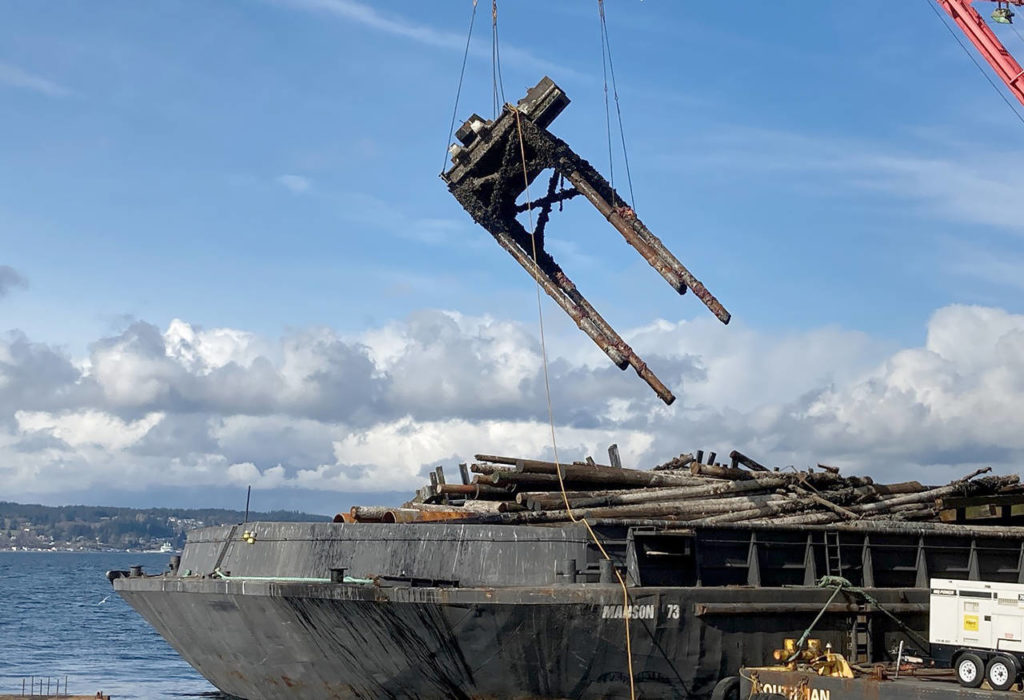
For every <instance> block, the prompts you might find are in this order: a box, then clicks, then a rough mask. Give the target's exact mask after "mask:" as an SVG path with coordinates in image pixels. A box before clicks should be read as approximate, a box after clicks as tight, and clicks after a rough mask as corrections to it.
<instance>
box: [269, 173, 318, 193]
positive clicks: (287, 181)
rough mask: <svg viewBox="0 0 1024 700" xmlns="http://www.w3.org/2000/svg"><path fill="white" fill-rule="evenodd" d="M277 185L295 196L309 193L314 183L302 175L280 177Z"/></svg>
mask: <svg viewBox="0 0 1024 700" xmlns="http://www.w3.org/2000/svg"><path fill="white" fill-rule="evenodd" d="M277 183H278V184H279V185H281V186H282V187H284V188H285V189H287V190H289V191H291V192H294V193H295V194H301V193H303V192H308V191H309V188H310V187H312V186H313V182H312V181H311V180H310V179H309V178H308V177H303V176H302V175H279V176H278V177H277Z"/></svg>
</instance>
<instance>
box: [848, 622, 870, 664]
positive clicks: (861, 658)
mask: <svg viewBox="0 0 1024 700" xmlns="http://www.w3.org/2000/svg"><path fill="white" fill-rule="evenodd" d="M872 656H873V655H872V653H871V620H870V619H868V616H867V615H856V616H855V617H854V618H853V627H852V628H850V648H849V659H850V661H851V663H859V664H869V663H871V662H872V661H873V659H872Z"/></svg>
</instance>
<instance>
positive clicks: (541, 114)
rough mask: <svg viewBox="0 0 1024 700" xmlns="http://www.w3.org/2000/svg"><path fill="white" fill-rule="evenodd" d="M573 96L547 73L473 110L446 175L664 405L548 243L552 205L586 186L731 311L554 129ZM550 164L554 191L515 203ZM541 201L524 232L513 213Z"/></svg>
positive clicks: (651, 377)
mask: <svg viewBox="0 0 1024 700" xmlns="http://www.w3.org/2000/svg"><path fill="white" fill-rule="evenodd" d="M568 104H569V98H568V97H567V96H566V95H565V93H564V92H563V91H562V90H561V89H560V88H559V87H558V86H557V85H555V84H554V82H552V81H551V79H550V78H544V79H542V80H541V81H540V82H539V83H538V84H537V85H536V86H535V87H533V88H531V89H530V90H529V91H528V92H527V94H526V96H525V97H524V98H523V99H522V100H520V101H519V102H518V104H517V105H516V106H512V105H505V108H504V110H503V111H502V113H501V115H500V116H498V117H497V118H496V119H494V120H485V119H483V118H482V117H479V116H477V115H475V114H474V115H473V116H471V117H470V118H469V119H468V120H467V121H466V122H465V123H464V124H463V125H462V126H461V127H460V128H459V130H458V131H457V132H456V137H457V138H458V140H459V142H460V143H461V145H460V144H455V145H453V146H452V148H451V153H452V163H453V165H452V167H451V168H450V169H449V170H447V171H446V172H444V173H442V174H441V177H442V179H443V180H444V181H445V183H446V184H447V185H448V189H449V190H450V191H451V193H452V195H453V196H454V197H455V198H456V199H457V200H458V201H459V203H460V204H461V205H462V206H463V208H465V209H466V211H467V212H469V214H470V216H472V217H473V219H474V220H475V221H476V222H477V223H479V224H480V225H481V226H483V227H484V228H485V229H486V230H487V231H488V232H489V233H490V234H491V235H492V236H493V237H494V239H495V240H496V241H497V242H498V244H499V245H501V247H502V248H504V249H505V250H506V251H508V253H509V254H510V255H511V256H512V257H513V258H514V259H515V261H516V262H518V263H519V264H520V266H522V267H523V269H525V270H526V271H527V272H528V273H529V274H530V276H531V277H533V278H534V279H535V280H536V281H537V284H539V285H540V287H541V288H542V289H543V290H544V291H545V292H546V293H547V294H548V296H550V297H551V298H552V299H554V301H555V303H557V304H558V305H559V306H561V307H562V309H563V310H564V311H565V312H566V313H567V314H568V315H569V317H570V318H572V319H573V321H575V322H576V325H577V326H578V327H579V328H580V329H581V330H582V331H583V332H584V333H586V334H587V335H588V336H590V338H591V339H592V340H593V341H594V342H595V343H596V344H597V346H598V347H600V348H601V350H602V351H603V352H604V353H605V354H606V355H608V357H609V359H611V360H612V362H614V363H615V365H616V366H618V367H619V368H620V369H625V368H626V367H632V368H633V369H634V370H635V371H636V373H637V374H638V375H639V376H640V377H641V378H642V379H643V380H644V381H645V382H647V384H648V385H650V387H651V388H652V389H653V390H654V391H655V393H656V394H657V395H658V396H659V397H660V398H661V399H662V400H663V401H664V402H665V403H666V404H671V403H672V402H673V401H674V400H675V397H674V396H673V395H672V392H671V391H669V389H668V388H667V387H666V386H665V385H664V384H663V383H662V381H661V380H660V379H659V378H658V377H657V375H655V373H654V372H653V371H652V370H651V369H650V368H649V367H648V366H647V364H646V363H645V362H644V361H643V360H642V359H641V358H640V357H639V356H638V355H637V354H636V353H635V352H634V351H633V349H632V348H631V347H630V346H629V345H628V344H627V343H626V342H625V341H624V340H623V339H622V338H621V337H620V336H619V334H618V333H616V332H615V330H614V329H613V328H612V327H611V326H610V325H609V324H608V322H607V321H605V319H604V318H603V317H602V316H601V315H600V314H599V313H598V312H597V311H596V310H595V309H594V307H593V306H591V304H590V302H588V301H587V299H586V298H585V297H584V296H583V294H582V293H580V291H579V290H578V289H577V288H576V285H575V284H574V283H573V282H572V280H571V279H569V277H568V275H566V274H565V272H564V271H563V270H562V268H561V267H559V265H558V264H557V263H556V262H555V260H554V258H552V257H551V255H550V254H549V253H548V252H547V250H545V248H544V228H545V225H546V223H547V221H548V218H549V216H550V214H551V207H552V206H553V205H554V204H559V205H561V203H562V202H564V201H567V200H569V199H571V198H573V197H575V196H577V195H580V194H582V195H583V196H584V197H586V198H587V200H588V201H590V202H591V204H593V205H594V207H596V208H597V210H598V211H599V212H601V214H602V215H603V216H604V217H605V218H606V219H607V220H608V221H609V222H610V223H611V224H612V226H614V227H615V229H616V230H618V231H619V233H620V234H622V236H623V238H624V239H625V240H626V242H627V243H629V244H630V245H631V246H632V247H633V248H635V249H636V250H637V251H638V252H639V253H640V254H641V255H642V256H643V257H644V259H645V260H647V262H648V263H649V264H650V265H651V266H652V267H653V268H654V269H655V270H657V271H658V273H659V274H661V276H662V277H664V278H665V280H666V281H668V283H669V284H670V285H671V286H672V287H673V288H674V289H675V290H676V291H678V292H679V293H680V294H682V293H684V292H685V291H686V290H687V289H690V290H692V291H693V292H694V295H695V296H696V297H697V298H699V299H700V300H701V301H702V302H703V303H704V304H705V305H706V306H707V307H708V308H709V309H710V310H711V311H712V313H714V314H715V316H716V317H718V318H719V319H720V320H721V321H722V322H723V323H728V322H729V319H730V314H729V312H728V311H726V310H725V308H724V307H723V306H722V304H721V303H720V302H719V301H718V299H716V298H715V296H714V295H713V294H711V292H710V291H708V289H707V288H706V287H705V286H704V285H703V284H702V283H701V282H700V280H698V279H697V278H696V277H695V276H694V275H693V274H692V273H691V272H690V271H689V270H688V269H687V268H686V267H685V266H684V265H683V264H682V263H681V262H679V260H678V259H677V258H676V257H675V256H674V255H673V254H672V253H671V252H670V251H669V250H668V249H667V248H666V247H665V245H664V244H663V243H662V242H661V240H660V239H659V238H658V237H657V236H655V235H654V234H653V233H652V232H651V231H650V229H648V228H647V227H646V226H645V225H644V224H643V222H642V221H640V219H639V218H638V217H637V215H636V213H635V212H634V211H633V210H632V209H631V208H630V207H628V206H626V204H625V201H624V200H623V199H622V197H620V196H619V194H618V193H617V192H616V191H615V189H614V188H613V187H612V186H611V185H610V184H609V183H608V182H607V181H606V180H605V179H604V177H602V176H601V174H600V173H598V172H597V170H595V169H594V168H593V167H592V166H591V165H590V164H589V163H588V162H587V161H586V160H584V159H583V158H581V157H580V156H579V155H577V154H576V153H575V152H574V151H573V150H572V149H571V148H570V147H569V145H568V144H566V143H565V142H564V141H562V140H561V139H559V138H557V137H556V136H554V135H553V134H551V132H549V131H548V130H547V127H548V125H549V124H550V123H551V122H552V121H553V120H554V119H555V117H557V116H558V114H559V113H561V111H562V110H563V109H565V107H566V106H567V105H568ZM545 170H553V171H554V174H553V175H552V177H551V180H550V181H549V182H548V186H547V193H546V194H545V195H544V196H543V197H541V198H539V199H537V200H534V201H533V202H530V203H529V204H526V205H524V204H517V202H516V200H517V199H518V197H519V196H520V195H521V194H523V193H524V192H526V191H528V189H529V185H530V183H532V182H533V181H534V179H535V178H536V177H537V176H538V175H539V174H540V173H542V172H544V171H545ZM560 178H564V179H565V180H568V181H569V183H571V184H572V188H570V189H562V190H559V191H556V184H557V182H558V180H559V179H560ZM534 208H536V209H537V210H538V219H537V225H536V227H535V229H534V231H527V230H526V229H525V228H524V227H523V226H522V224H520V223H519V221H518V220H517V219H516V215H517V214H519V213H522V212H523V211H526V210H531V211H532V210H533V209H534Z"/></svg>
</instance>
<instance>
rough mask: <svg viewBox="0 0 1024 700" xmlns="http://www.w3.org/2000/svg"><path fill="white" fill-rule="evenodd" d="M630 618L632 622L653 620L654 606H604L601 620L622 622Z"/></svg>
mask: <svg viewBox="0 0 1024 700" xmlns="http://www.w3.org/2000/svg"><path fill="white" fill-rule="evenodd" d="M627 615H628V616H629V618H630V619H631V620H653V619H654V606H653V605H602V606H601V618H602V619H605V620H621V619H622V618H624V617H626V616H627Z"/></svg>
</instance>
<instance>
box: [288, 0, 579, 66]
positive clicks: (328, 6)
mask: <svg viewBox="0 0 1024 700" xmlns="http://www.w3.org/2000/svg"><path fill="white" fill-rule="evenodd" d="M277 2H278V4H280V5H285V6H288V7H293V8H295V9H299V10H306V11H310V12H323V13H326V14H330V15H333V16H335V17H338V18H341V19H344V20H347V21H349V22H354V23H357V24H361V25H363V26H364V27H369V28H370V29H374V30H376V31H379V32H383V33H385V34H390V35H392V36H397V37H401V38H403V39H407V40H409V41H414V42H416V43H418V44H423V45H424V46H433V47H436V48H442V49H448V50H452V51H460V52H461V51H463V50H464V48H465V46H466V37H465V36H464V35H462V34H459V33H457V32H451V31H446V30H443V29H438V28H436V27H432V26H429V25H426V24H419V23H417V22H413V21H411V20H409V19H407V18H405V17H402V16H401V15H397V14H391V13H384V12H381V11H379V10H378V9H376V8H375V7H373V6H372V5H369V4H365V3H361V2H355V0H277ZM471 51H472V53H473V54H474V55H475V56H476V57H478V58H481V57H486V58H487V59H490V55H491V54H490V45H489V44H488V46H487V47H486V49H485V48H484V47H483V46H482V45H481V46H474V47H473V48H472V49H471ZM501 57H502V61H503V62H508V63H509V64H517V65H520V66H523V67H524V68H530V69H536V70H540V71H542V72H545V73H556V74H558V75H561V76H563V77H569V76H572V77H578V76H579V73H578V72H577V71H574V70H572V69H569V68H566V67H565V66H560V65H558V64H555V63H552V62H550V61H546V60H544V59H542V58H538V57H537V56H535V55H534V54H532V53H531V52H529V51H527V50H525V49H522V48H519V47H517V46H515V45H512V44H509V43H503V44H502V46H501Z"/></svg>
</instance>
